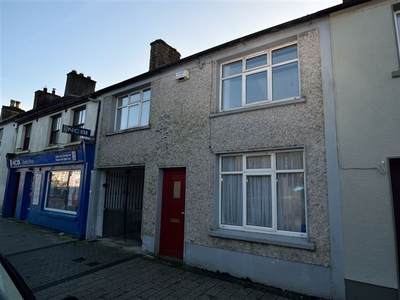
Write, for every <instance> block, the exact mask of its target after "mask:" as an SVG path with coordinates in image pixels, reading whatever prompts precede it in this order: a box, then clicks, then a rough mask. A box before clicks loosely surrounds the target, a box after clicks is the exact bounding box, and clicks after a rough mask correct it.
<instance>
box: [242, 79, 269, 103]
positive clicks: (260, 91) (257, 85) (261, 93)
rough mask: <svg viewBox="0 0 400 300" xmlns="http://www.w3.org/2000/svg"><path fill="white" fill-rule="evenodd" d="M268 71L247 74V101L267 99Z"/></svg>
mask: <svg viewBox="0 0 400 300" xmlns="http://www.w3.org/2000/svg"><path fill="white" fill-rule="evenodd" d="M267 95H268V94H267V72H266V71H265V72H260V73H256V74H252V75H249V76H246V103H254V102H258V101H263V100H267V98H268V96H267Z"/></svg>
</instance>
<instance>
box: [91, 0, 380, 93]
mask: <svg viewBox="0 0 400 300" xmlns="http://www.w3.org/2000/svg"><path fill="white" fill-rule="evenodd" d="M371 1H373V0H349V1H347V2H345V3H342V4H338V5H335V6H332V7H329V8H326V9H323V10H320V11H318V12H315V13H313V14H311V15H306V16H304V17H300V18H298V19H294V20H291V21H288V22H285V23H282V24H279V25H276V26H273V27H270V28H267V29H264V30H261V31H257V32H255V33H252V34H249V35H246V36H243V37H241V38H237V39H235V40H232V41H229V42H227V43H224V44H221V45H218V46H215V47H213V48H209V49H207V50H204V51H202V52H198V53H196V54H193V55H190V56H188V57H185V58H182V59H180V60H178V61H176V62H173V63H170V64H167V65H164V66H161V67H159V68H157V69H155V70H151V71H149V72H146V73H142V74H140V75H138V76H135V77H132V78H129V79H127V80H124V81H121V82H119V83H116V84H113V85H110V86H108V87H106V88H103V89H101V90H98V91H96V92H94V93H93V95H92V97H94V98H96V97H98V96H100V95H102V94H105V93H108V92H110V91H112V90H115V89H118V88H121V87H124V86H126V85H129V84H133V83H135V82H137V81H139V80H143V79H147V78H149V77H151V76H154V75H156V74H159V73H161V72H163V71H164V70H167V69H170V68H172V67H177V66H179V65H182V64H185V63H187V62H190V61H192V60H196V59H197V58H199V57H201V56H206V55H209V54H211V53H213V52H217V51H220V50H222V49H226V48H230V47H233V46H235V45H237V44H241V43H243V42H246V41H250V40H253V39H256V38H258V37H260V36H262V35H266V34H270V33H273V32H277V31H280V30H284V29H287V28H291V27H294V26H296V25H299V24H302V23H306V22H311V21H312V20H315V19H319V18H323V17H325V16H328V15H330V14H331V13H334V12H337V11H340V10H343V9H346V8H349V7H353V6H356V5H359V4H363V3H367V2H371Z"/></svg>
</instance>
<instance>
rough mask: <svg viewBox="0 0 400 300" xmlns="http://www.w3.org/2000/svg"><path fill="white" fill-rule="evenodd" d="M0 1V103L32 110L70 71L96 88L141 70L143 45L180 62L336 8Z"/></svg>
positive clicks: (145, 59)
mask: <svg viewBox="0 0 400 300" xmlns="http://www.w3.org/2000/svg"><path fill="white" fill-rule="evenodd" d="M0 1H2V2H1V38H2V40H1V45H2V47H1V71H2V72H1V86H0V90H1V104H2V105H9V102H10V99H14V100H19V101H21V108H22V109H24V110H29V109H32V103H33V98H34V92H35V91H37V90H41V89H43V87H47V88H48V90H49V91H51V90H52V88H56V89H57V94H58V95H61V96H62V95H64V88H65V81H66V74H67V73H69V72H70V71H71V70H76V71H77V72H78V73H84V74H85V76H91V77H92V79H93V80H95V81H97V85H96V90H99V89H101V88H104V87H107V86H109V85H112V84H114V83H117V82H120V81H123V80H125V79H128V78H131V77H134V76H137V75H139V74H142V73H145V72H147V71H148V66H149V55H150V43H151V42H152V41H154V40H156V39H163V40H164V41H165V42H166V43H168V44H169V45H171V46H172V47H174V48H176V49H177V50H178V51H179V52H180V53H181V57H182V58H183V57H187V56H190V55H192V54H195V53H197V52H200V51H203V50H206V49H208V48H211V47H214V46H217V45H219V44H223V43H225V42H228V41H230V40H233V39H236V38H239V37H242V36H245V35H248V34H251V33H253V32H256V31H259V30H263V29H265V28H268V27H271V26H274V25H277V24H280V23H284V22H286V21H290V20H292V19H295V18H298V17H302V16H305V15H307V14H311V13H314V12H316V11H319V10H322V9H324V8H327V7H331V6H335V5H337V4H340V3H342V0H309V1H296V0H292V1H267V0H265V1H253V2H249V1H239V0H236V1H160V0H159V1H133V0H132V1H116V2H111V1H93V0H92V1H56V0H54V1H40V2H38V1H26V0H25V1H18V0H13V1H7V0H0Z"/></svg>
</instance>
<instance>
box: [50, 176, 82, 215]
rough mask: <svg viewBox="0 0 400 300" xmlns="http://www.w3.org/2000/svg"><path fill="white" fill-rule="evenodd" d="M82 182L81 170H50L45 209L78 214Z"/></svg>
mask: <svg viewBox="0 0 400 300" xmlns="http://www.w3.org/2000/svg"><path fill="white" fill-rule="evenodd" d="M80 182H81V171H80V170H68V171H51V172H49V176H48V190H47V197H46V203H45V206H44V207H45V210H52V211H59V212H64V213H69V214H76V212H77V210H78V204H79V187H80Z"/></svg>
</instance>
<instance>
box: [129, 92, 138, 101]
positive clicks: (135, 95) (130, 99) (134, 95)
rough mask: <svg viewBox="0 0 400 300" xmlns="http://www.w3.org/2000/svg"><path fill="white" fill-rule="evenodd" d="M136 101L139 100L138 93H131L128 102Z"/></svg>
mask: <svg viewBox="0 0 400 300" xmlns="http://www.w3.org/2000/svg"><path fill="white" fill-rule="evenodd" d="M138 101H140V93H136V94H132V95H131V96H130V97H129V102H130V103H134V102H138Z"/></svg>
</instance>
